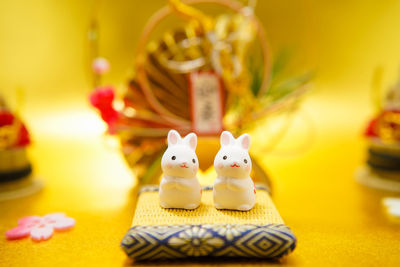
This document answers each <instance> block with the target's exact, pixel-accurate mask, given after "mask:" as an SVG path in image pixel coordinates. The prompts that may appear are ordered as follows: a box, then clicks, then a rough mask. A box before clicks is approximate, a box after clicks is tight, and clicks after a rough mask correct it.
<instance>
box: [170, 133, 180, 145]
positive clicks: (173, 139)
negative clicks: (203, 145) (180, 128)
mask: <svg viewBox="0 0 400 267" xmlns="http://www.w3.org/2000/svg"><path fill="white" fill-rule="evenodd" d="M167 139H168V145H169V146H172V145H176V144H178V142H180V141H181V139H182V138H181V136H180V135H179V133H178V132H177V131H175V130H171V131H169V133H168V138H167Z"/></svg>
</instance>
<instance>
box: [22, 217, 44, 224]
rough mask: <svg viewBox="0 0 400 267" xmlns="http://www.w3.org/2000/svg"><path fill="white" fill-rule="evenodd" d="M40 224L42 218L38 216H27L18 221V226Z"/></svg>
mask: <svg viewBox="0 0 400 267" xmlns="http://www.w3.org/2000/svg"><path fill="white" fill-rule="evenodd" d="M41 222H42V218H41V217H40V216H27V217H23V218H21V219H19V220H18V225H26V224H39V223H41Z"/></svg>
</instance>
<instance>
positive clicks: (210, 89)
mask: <svg viewBox="0 0 400 267" xmlns="http://www.w3.org/2000/svg"><path fill="white" fill-rule="evenodd" d="M99 3H100V2H98V4H99ZM168 3H169V5H166V6H165V7H163V8H161V9H160V10H157V11H156V12H155V13H154V14H153V15H152V16H151V18H149V21H148V22H147V24H146V25H145V27H144V29H143V31H142V34H141V39H140V40H139V46H138V48H137V52H136V53H137V54H136V57H135V65H134V73H133V75H132V77H131V78H130V80H129V82H127V90H126V93H124V96H123V104H122V106H121V107H115V104H116V101H114V100H115V99H114V98H115V96H114V93H115V92H114V91H115V89H113V87H111V86H102V84H101V80H102V78H103V76H104V74H105V73H106V72H107V71H108V69H109V63H108V61H107V60H106V59H104V58H100V57H99V55H98V50H99V35H100V34H101V27H100V26H99V22H98V21H97V16H96V15H95V16H94V17H93V20H92V21H91V23H90V29H89V33H88V38H89V44H90V47H91V48H92V49H93V51H92V53H91V54H92V55H93V62H92V64H90V66H91V67H92V69H93V73H94V77H93V85H94V91H93V93H92V94H91V97H90V100H91V103H92V104H93V105H94V106H95V107H96V108H98V109H99V111H100V113H101V117H102V118H103V120H104V121H105V122H106V123H107V125H108V129H109V132H110V133H113V134H117V135H118V138H119V139H120V141H121V146H122V152H123V153H124V155H125V158H126V160H127V162H128V164H129V165H130V166H131V167H132V169H133V171H134V173H135V174H136V175H137V176H138V177H139V180H141V181H142V182H144V183H148V182H153V183H157V182H158V181H157V179H158V178H159V176H160V174H161V168H160V160H161V156H162V154H163V152H164V150H165V149H166V142H165V139H166V136H167V133H168V131H169V130H170V129H176V130H178V131H179V132H180V133H181V134H187V133H189V132H190V131H195V132H196V133H197V134H199V135H200V140H199V142H200V144H201V145H200V146H199V151H198V154H199V158H200V160H199V161H200V162H201V164H200V168H201V169H202V170H203V171H206V170H208V168H209V167H211V165H212V157H210V155H211V154H215V153H213V152H216V149H218V147H219V145H218V143H219V135H220V133H221V132H222V131H223V130H224V129H226V130H229V131H231V132H233V133H235V134H236V135H240V134H243V133H244V132H246V131H251V130H252V129H254V128H257V126H260V125H265V124H266V123H267V121H268V118H270V117H271V116H274V115H275V116H276V114H282V113H284V112H291V111H294V110H295V109H296V107H297V103H298V102H299V99H300V96H302V95H303V94H304V92H305V91H306V90H307V87H308V83H309V82H310V79H311V77H312V74H311V73H310V72H306V73H301V74H292V73H290V74H287V73H286V72H287V65H288V63H290V61H291V60H292V58H291V56H290V55H289V54H288V52H287V51H286V52H285V51H284V52H281V53H279V54H278V56H276V57H275V59H274V60H272V59H271V55H270V51H269V44H268V40H267V36H266V34H265V31H264V28H263V26H262V25H261V24H260V22H259V20H258V19H257V17H256V16H254V8H255V7H256V6H255V4H256V1H250V2H249V3H248V4H247V5H243V4H241V3H240V2H238V1H236V0H212V1H211V0H207V1H205V0H191V1H186V2H182V1H179V0H170V1H168ZM98 9H99V7H98V6H95V10H98ZM285 119H286V120H287V118H285ZM280 134H281V135H282V134H284V133H283V132H281V133H280ZM204 139H205V140H207V145H203V144H202V143H203V142H202V141H203V140H204ZM210 139H212V140H210ZM270 139H274V136H270ZM252 142H253V143H254V145H255V146H256V147H259V148H260V149H261V150H262V149H264V148H265V147H266V145H268V143H269V142H265V139H264V138H263V139H261V140H260V139H257V138H254V139H253V141H252ZM202 152H203V153H202ZM263 156H264V154H263V153H259V154H253V155H252V158H253V165H254V168H253V170H254V176H253V177H254V178H255V179H256V180H264V181H265V182H268V183H269V180H268V178H267V175H266V173H265V171H264V170H263V168H262V167H261V166H260V164H259V163H258V158H260V157H263Z"/></svg>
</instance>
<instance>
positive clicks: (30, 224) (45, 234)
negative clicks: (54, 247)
mask: <svg viewBox="0 0 400 267" xmlns="http://www.w3.org/2000/svg"><path fill="white" fill-rule="evenodd" d="M74 225H75V220H74V219H73V218H70V217H66V216H65V214H64V213H61V212H58V213H50V214H47V215H45V216H43V217H40V216H28V217H23V218H21V219H19V220H18V226H16V227H14V228H13V229H11V230H9V231H7V232H6V237H7V239H9V240H15V239H21V238H25V237H27V236H30V237H31V238H32V240H34V241H45V240H48V239H50V238H51V237H52V235H53V233H54V230H56V231H66V230H69V229H71V228H72V227H74Z"/></svg>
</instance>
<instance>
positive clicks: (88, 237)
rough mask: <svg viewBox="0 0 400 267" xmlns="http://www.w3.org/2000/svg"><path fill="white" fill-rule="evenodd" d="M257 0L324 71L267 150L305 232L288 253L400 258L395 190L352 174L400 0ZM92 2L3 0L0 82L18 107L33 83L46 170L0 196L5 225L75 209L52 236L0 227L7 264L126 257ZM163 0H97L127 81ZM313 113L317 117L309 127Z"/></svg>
mask: <svg viewBox="0 0 400 267" xmlns="http://www.w3.org/2000/svg"><path fill="white" fill-rule="evenodd" d="M258 2H259V3H258V5H257V8H256V14H258V15H259V16H260V20H261V21H262V23H263V24H264V26H265V28H266V31H267V33H268V35H269V39H270V43H271V47H272V50H273V51H277V50H279V48H281V47H286V46H287V47H291V48H295V52H296V53H295V57H294V58H293V66H292V67H293V68H294V69H298V70H302V69H306V68H314V69H316V71H317V76H316V79H315V81H314V87H313V91H312V92H311V93H310V95H309V96H308V98H307V100H306V101H305V102H304V104H303V105H302V108H301V111H300V113H299V115H298V116H296V117H295V118H294V119H293V120H294V124H293V127H292V128H291V129H290V131H289V133H288V135H287V136H286V137H285V138H284V140H283V142H282V145H281V146H278V147H277V148H276V149H275V150H274V151H272V152H271V153H269V154H267V155H266V156H265V158H264V160H263V163H264V164H265V165H266V166H267V168H268V170H269V174H270V175H271V176H272V180H273V191H274V192H273V200H274V202H275V204H276V206H277V208H278V210H279V211H280V213H281V215H282V217H283V219H284V220H285V222H286V223H287V224H288V225H289V226H290V227H291V228H292V230H293V231H294V232H295V234H296V235H297V237H298V247H297V248H296V250H295V252H294V253H293V254H291V255H290V256H289V257H287V258H286V259H284V260H283V263H286V264H290V265H308V266H320V265H336V266H337V265H360V266H368V265H374V266H382V265H397V266H398V265H399V264H400V236H399V224H398V222H396V221H393V220H390V219H389V217H388V216H386V215H385V213H384V211H383V209H382V206H381V203H380V201H381V198H382V197H383V196H386V195H388V194H387V193H383V192H377V191H374V190H371V189H366V188H364V187H362V186H360V185H358V184H357V183H356V182H355V180H354V178H353V174H354V171H355V169H356V168H357V167H358V166H359V165H360V164H361V163H362V162H363V161H364V158H365V155H364V153H365V150H364V149H365V143H364V141H363V140H362V138H361V132H362V129H363V127H364V125H365V123H366V122H367V120H368V118H369V117H370V116H371V115H372V114H373V108H372V106H371V97H370V84H371V76H372V73H373V71H374V69H375V68H376V67H377V66H378V65H381V66H382V67H384V69H385V75H384V80H383V84H384V86H385V87H387V86H389V85H390V84H393V83H394V82H395V79H396V77H397V74H398V72H399V63H400V49H399V48H400V37H399V35H400V34H399V30H398V29H400V2H399V1H394V0H392V1H359V0H357V1H355V0H354V1H317V0H315V1H309V0H305V1H288V0H287V1H277V0H271V1H264V0H259V1H258ZM144 3H145V4H144ZM93 4H94V2H93V1H78V0H69V1H65V0H64V1H50V0H37V1H32V0H31V1H29V0H13V1H11V0H2V1H0V90H1V93H2V94H4V95H5V96H6V98H7V99H8V100H9V102H10V103H11V104H12V106H14V107H15V106H16V104H15V102H16V100H15V99H16V97H15V95H16V93H15V91H16V88H22V90H23V92H24V95H25V100H24V101H23V105H22V107H21V113H22V115H23V117H24V119H25V120H26V121H27V123H28V125H29V128H30V130H31V132H32V136H33V139H34V145H33V147H32V149H31V151H30V155H31V158H32V160H33V161H34V164H35V171H36V174H37V175H39V176H40V177H41V178H42V180H43V181H44V182H45V188H44V190H43V191H42V192H41V193H40V194H37V195H34V196H31V197H28V198H24V199H20V200H14V201H8V202H2V203H0V235H3V233H4V232H5V231H6V230H8V229H10V228H12V227H13V226H15V224H16V222H17V219H18V218H20V217H22V216H26V215H33V214H38V215H44V214H46V213H50V212H55V211H63V212H66V213H67V214H68V215H69V216H72V217H74V218H75V219H76V220H77V225H76V227H75V228H74V229H73V230H72V231H71V232H69V233H60V234H55V236H53V238H52V239H51V240H50V241H48V242H42V243H38V244H35V243H33V242H32V241H31V240H29V239H25V240H21V241H16V242H8V241H6V240H5V238H4V237H0V265H3V266H28V265H29V266H33V265H56V264H58V265H61V266H63V265H69V264H71V263H74V265H75V264H76V265H88V264H90V265H123V264H129V263H130V261H128V260H127V259H126V257H125V255H124V254H123V252H122V250H121V249H120V248H119V242H120V240H121V239H122V237H123V235H124V233H125V232H126V230H127V229H128V227H129V226H130V223H131V219H132V216H133V212H134V210H133V207H134V202H135V194H134V190H133V188H134V185H135V183H134V180H133V178H132V177H131V174H130V172H129V170H128V168H127V167H126V166H125V165H124V161H123V159H122V157H121V155H120V154H119V152H118V150H117V149H116V148H115V147H114V146H112V145H110V144H109V143H110V140H109V139H108V138H104V137H103V136H102V132H103V131H104V129H105V128H104V124H103V123H102V122H101V121H100V119H99V117H98V116H97V115H96V113H95V112H94V111H93V110H91V109H90V108H89V106H88V103H87V100H86V99H87V94H88V93H89V91H90V80H89V73H88V71H87V66H86V65H85V64H87V57H88V49H87V40H86V31H87V28H88V25H89V18H90V14H91V12H92V9H93ZM163 4H164V1H160V0H157V1H153V0H152V1H138V0H136V1H127V0H116V1H104V2H103V3H102V6H101V8H100V12H99V20H100V27H101V32H100V34H101V42H100V53H101V54H102V55H103V56H105V57H107V58H108V59H109V60H110V62H111V64H112V70H111V72H110V74H109V75H108V76H107V77H106V81H107V82H110V83H113V84H116V85H117V86H118V88H123V84H124V83H125V80H126V78H127V77H128V75H129V73H130V68H132V63H133V61H134V55H135V46H136V44H137V41H138V38H139V34H140V32H141V29H142V28H143V26H144V24H145V22H146V20H147V18H148V17H149V16H150V15H151V14H152V13H153V12H154V11H156V10H157V9H158V8H160V7H161V6H162V5H163ZM305 118H309V119H311V121H312V126H307V127H304V125H305V121H306V119H305ZM307 120H308V119H307ZM310 129H315V140H314V142H313V143H312V144H311V145H310V146H309V147H308V149H306V150H301V151H297V152H296V153H285V151H287V149H289V150H293V148H295V147H298V146H299V144H300V145H301V143H302V142H304V138H305V136H306V135H307V132H308V131H312V132H314V131H313V130H310ZM267 136H268V135H267ZM244 263H245V262H239V263H232V264H244ZM251 263H252V264H258V263H259V262H251ZM220 264H221V262H219V263H217V264H215V265H220ZM260 264H265V262H261V263H260Z"/></svg>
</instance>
